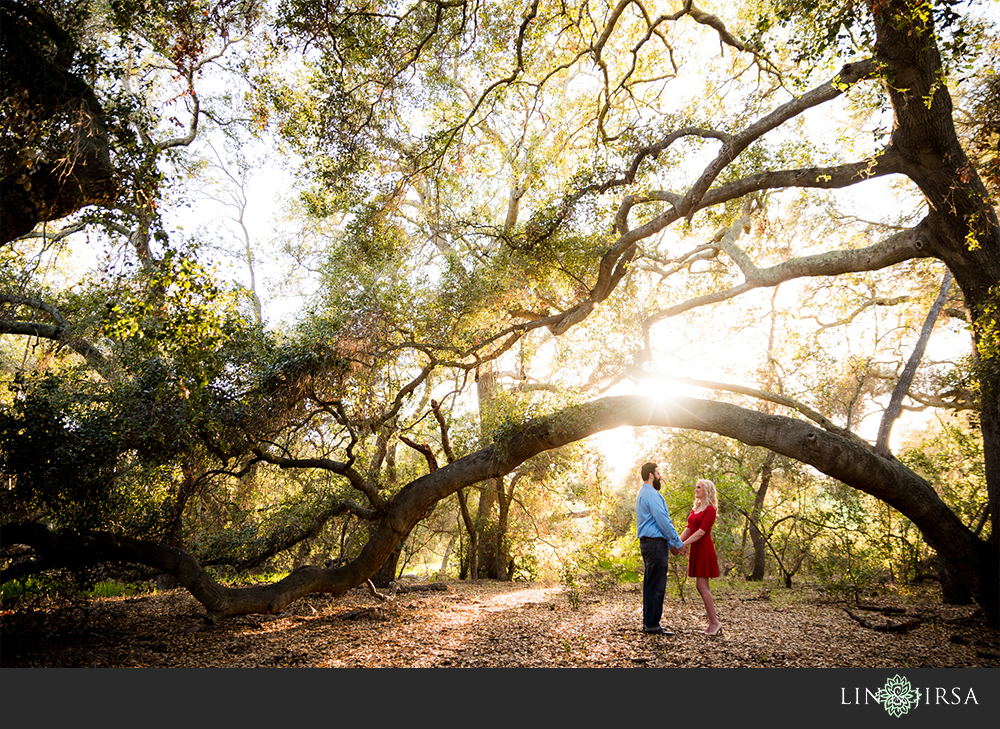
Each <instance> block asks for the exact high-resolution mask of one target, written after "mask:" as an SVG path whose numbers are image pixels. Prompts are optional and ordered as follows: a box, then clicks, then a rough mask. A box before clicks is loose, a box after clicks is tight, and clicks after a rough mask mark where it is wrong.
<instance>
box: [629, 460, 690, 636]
mask: <svg viewBox="0 0 1000 729" xmlns="http://www.w3.org/2000/svg"><path fill="white" fill-rule="evenodd" d="M640 473H641V474H642V486H641V487H639V495H638V496H637V497H636V499H635V526H636V531H637V532H638V533H639V551H640V552H642V563H643V565H644V571H643V574H642V632H643V633H649V634H650V635H673V632H672V631H669V630H666V629H664V628H662V627H660V616H662V615H663V596H664V595H665V594H666V592H667V563H668V561H669V560H670V555H671V554H680V551H681V546H682V544H681V539H680V537H678V536H677V530H676V529H674V524H673V522H672V521H671V520H670V512H669V511H667V505H666V504H665V503H664V501H663V497H662V496H660V494H659V490H660V469H659V467H658V466H657V465H656V464H655V463H644V464H643V465H642V471H641V472H640Z"/></svg>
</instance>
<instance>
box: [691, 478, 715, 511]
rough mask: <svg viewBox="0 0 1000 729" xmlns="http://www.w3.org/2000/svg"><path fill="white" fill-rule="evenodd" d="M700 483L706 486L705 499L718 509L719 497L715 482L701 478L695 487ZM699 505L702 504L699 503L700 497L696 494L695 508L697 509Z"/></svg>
mask: <svg viewBox="0 0 1000 729" xmlns="http://www.w3.org/2000/svg"><path fill="white" fill-rule="evenodd" d="M699 484H700V485H701V486H703V487H704V488H705V500H706V501H708V503H709V504H711V505H712V506H714V507H715V508H716V509H718V508H719V497H718V495H717V494H716V493H715V484H714V483H712V482H711V481H709V480H708V479H707V478H699V479H698V481H697V482H696V483H695V488H697V487H698V485H699ZM707 505H708V504H706V506H707ZM699 506H701V504H699V503H698V497H697V496H695V497H694V508H696V509H697V508H698V507H699Z"/></svg>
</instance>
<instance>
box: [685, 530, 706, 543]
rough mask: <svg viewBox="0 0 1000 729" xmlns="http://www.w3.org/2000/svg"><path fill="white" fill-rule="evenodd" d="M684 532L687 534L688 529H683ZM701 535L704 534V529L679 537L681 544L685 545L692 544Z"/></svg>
mask: <svg viewBox="0 0 1000 729" xmlns="http://www.w3.org/2000/svg"><path fill="white" fill-rule="evenodd" d="M684 533H685V534H687V533H688V530H687V529H685V530H684ZM703 536H705V530H704V529H699V530H697V531H696V532H694V534H691V535H689V536H686V537H683V536H682V537H681V543H682V544H683V546H685V547H686V546H687V545H689V544H694V543H695V542H697V541H698V540H699V539H701V538H702V537H703Z"/></svg>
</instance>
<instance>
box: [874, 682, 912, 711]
mask: <svg viewBox="0 0 1000 729" xmlns="http://www.w3.org/2000/svg"><path fill="white" fill-rule="evenodd" d="M879 701H881V702H882V708H883V709H885V710H886V711H887V712H888V713H889V715H890V716H902V715H903V714H905V713H907V712H908V711H909V710H910V707H911V706H913V707H916V706H917V705H918V704H919V702H920V698H919V693H918V692H917V690H916V689H914V688H913V687H911V686H910V682H909V680H908V679H906V678H904V677H902V676H900V675H899V674H897V675H895V676H893V677H892V678H890V679H888V680H887V681H886V682H885V686H884V687H883V688H882V690H881V691H879Z"/></svg>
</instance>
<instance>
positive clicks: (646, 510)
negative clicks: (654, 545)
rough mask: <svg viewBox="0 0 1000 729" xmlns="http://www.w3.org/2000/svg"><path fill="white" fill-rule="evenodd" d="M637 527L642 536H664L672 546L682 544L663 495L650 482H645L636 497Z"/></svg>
mask: <svg viewBox="0 0 1000 729" xmlns="http://www.w3.org/2000/svg"><path fill="white" fill-rule="evenodd" d="M635 529H636V532H638V534H639V537H640V538H641V537H663V538H664V539H666V540H667V543H668V544H669V545H670V546H671V547H677V549H680V548H681V546H682V543H681V538H680V537H679V536H677V530H676V529H674V523H673V521H671V519H670V512H669V511H667V505H666V503H664V501H663V497H662V496H660V494H659V492H658V491H657V490H656V489H654V488H653V487H652V486H651V485H650V484H648V483H643V485H642V487H641V488H640V489H639V495H638V496H636V498H635Z"/></svg>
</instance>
